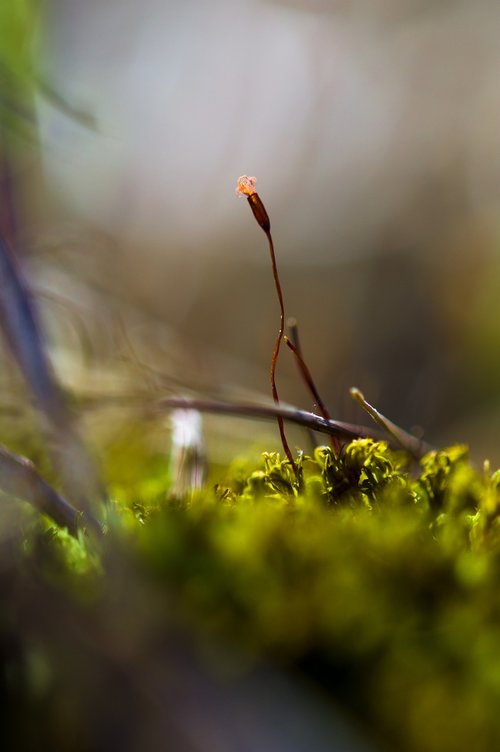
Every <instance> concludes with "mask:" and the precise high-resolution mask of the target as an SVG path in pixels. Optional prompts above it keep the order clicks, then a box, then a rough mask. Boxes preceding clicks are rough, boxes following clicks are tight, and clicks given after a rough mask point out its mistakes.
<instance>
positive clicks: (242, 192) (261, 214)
mask: <svg viewBox="0 0 500 752" xmlns="http://www.w3.org/2000/svg"><path fill="white" fill-rule="evenodd" d="M256 182H257V178H255V177H249V176H248V175H241V177H239V178H238V183H237V186H236V194H237V196H246V198H247V200H248V203H249V204H250V208H251V209H252V212H253V215H254V217H255V219H256V220H257V223H258V225H259V227H261V228H262V230H263V231H264V232H265V234H266V237H267V241H268V244H269V253H270V256H271V264H272V267H273V276H274V283H275V286H276V294H277V296H278V302H279V307H280V326H279V331H278V336H277V338H276V342H275V344H274V349H273V354H272V357H271V392H272V395H273V400H274V403H275V405H279V404H280V399H279V395H278V389H277V386H276V364H277V362H278V355H279V352H280V348H281V341H282V339H283V334H284V332H285V304H284V302H283V292H282V290H281V283H280V278H279V274H278V266H277V263H276V254H275V252H274V243H273V238H272V235H271V222H270V220H269V215H268V213H267V211H266V208H265V206H264V204H263V203H262V200H261V198H260V196H259V194H258V193H257V192H256V190H255V183H256ZM276 420H277V423H278V429H279V432H280V437H281V443H282V444H283V450H284V452H285V455H286V457H287V459H288V461H289V462H290V464H291V466H292V468H293V471H294V473H295V475H297V474H298V468H297V466H296V464H295V462H294V459H293V457H292V452H291V451H290V447H289V445H288V441H287V439H286V435H285V427H284V424H283V418H282V417H281V416H280V415H278V416H277V418H276Z"/></svg>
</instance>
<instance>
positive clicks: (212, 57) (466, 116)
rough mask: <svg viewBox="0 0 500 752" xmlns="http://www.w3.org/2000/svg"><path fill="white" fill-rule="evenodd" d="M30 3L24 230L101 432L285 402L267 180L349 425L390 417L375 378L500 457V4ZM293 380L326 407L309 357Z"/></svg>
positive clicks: (393, 410)
mask: <svg viewBox="0 0 500 752" xmlns="http://www.w3.org/2000/svg"><path fill="white" fill-rule="evenodd" d="M14 6H16V7H17V9H18V11H17V16H18V18H17V22H19V23H18V25H19V28H20V29H21V30H22V33H21V32H20V36H19V38H16V37H15V36H12V33H11V32H9V35H7V34H6V32H5V29H6V28H7V26H6V25H5V24H4V27H3V28H4V32H3V34H4V38H3V41H2V49H3V50H4V52H3V60H2V66H1V72H2V80H3V92H4V93H3V94H2V102H1V112H2V153H3V168H2V186H3V188H2V190H3V201H2V213H3V221H4V225H5V226H8V227H10V232H11V234H12V237H13V245H14V246H15V249H16V253H17V254H18V255H19V257H20V258H22V259H23V263H24V265H25V273H26V275H27V277H28V279H29V282H30V285H31V288H32V290H33V292H34V295H35V297H36V299H37V300H38V302H39V305H40V309H41V312H42V317H43V323H44V327H45V331H46V333H47V336H48V340H49V344H50V352H51V356H52V359H53V363H54V365H55V368H56V371H57V373H58V375H59V376H60V378H61V379H62V380H63V382H64V383H65V384H66V385H67V386H68V387H71V389H73V390H75V391H76V393H77V394H78V395H80V398H81V399H82V400H83V402H84V403H85V400H87V403H88V404H90V402H92V401H93V402H92V406H93V410H92V411H89V416H88V420H89V421H91V422H92V423H91V425H92V427H93V430H97V427H98V428H99V431H100V432H101V434H102V436H104V439H103V440H106V437H108V439H109V440H111V438H110V437H111V435H112V434H113V432H115V431H116V430H117V429H116V426H118V425H120V421H121V420H125V418H123V416H124V415H127V414H128V416H129V417H130V411H131V410H132V409H140V403H141V400H143V399H144V398H145V397H146V396H147V395H151V394H154V395H155V396H168V395H170V394H173V393H175V394H185V395H192V396H193V395H202V396H207V397H217V398H224V399H232V400H238V399H255V400H259V401H264V400H265V401H269V400H270V388H269V363H270V357H271V352H272V347H273V344H274V340H275V337H276V334H277V330H278V324H279V310H278V305H277V300H276V297H275V290H274V285H273V280H272V274H271V268H270V263H269V256H268V250H267V245H266V239H265V237H264V235H263V233H262V232H261V230H260V229H259V227H258V226H257V225H256V223H255V222H254V220H253V218H252V216H251V213H250V211H249V207H248V206H247V204H246V202H245V201H238V200H237V199H236V197H235V185H236V180H237V178H238V176H239V175H241V174H243V173H247V174H250V175H256V176H257V179H258V182H257V189H258V191H259V194H260V196H261V197H262V199H263V201H264V202H265V205H266V207H267V209H268V212H269V214H270V217H271V222H272V228H273V235H274V240H275V245H276V253H277V257H278V265H279V268H280V272H281V279H282V285H283V290H284V295H285V307H286V312H287V315H290V316H291V315H293V316H294V317H296V318H297V320H298V322H299V327H300V334H301V341H302V347H303V350H304V354H305V357H306V360H307V362H308V364H309V367H310V369H311V371H312V373H313V374H314V376H315V379H316V381H317V384H318V387H319V390H320V392H321V394H322V396H323V398H324V400H325V402H326V403H327V404H328V406H329V408H330V411H331V414H332V417H335V418H338V419H342V420H349V421H353V422H367V421H368V418H366V420H365V416H364V415H363V414H361V413H360V412H359V408H358V407H357V406H356V405H355V404H354V403H352V401H351V400H350V398H349V396H348V388H349V387H350V386H351V385H356V386H358V387H359V388H360V389H362V390H363V391H364V393H365V396H366V397H367V399H368V400H369V401H371V402H372V403H374V404H375V405H376V406H377V407H378V408H379V409H380V410H381V411H382V412H384V413H385V414H386V415H387V416H388V417H390V418H391V419H392V420H394V421H395V422H397V423H399V424H401V425H402V426H403V427H405V428H406V429H413V428H415V427H416V428H417V429H419V427H420V428H421V429H422V430H423V431H424V435H425V437H426V438H427V439H428V440H429V441H430V442H433V443H445V442H450V441H467V442H470V443H471V447H472V454H473V456H475V457H477V458H478V459H481V460H482V459H483V458H484V457H486V456H487V457H490V458H491V460H492V462H493V463H496V464H499V463H500V442H499V441H498V424H499V417H500V317H499V315H498V311H499V308H500V301H499V300H498V298H499V291H500V214H499V211H498V206H499V197H500V96H499V93H500V92H499V88H500V87H499V78H498V71H499V70H500V45H499V44H498V39H499V38H500V6H499V4H498V2H497V0H477V1H476V2H474V3H471V2H470V0H469V1H467V0H464V1H463V2H461V1H460V0H451V1H450V2H446V3H445V2H442V0H370V2H363V1H362V0H351V2H344V1H343V0H338V1H337V2H335V0H329V1H328V2H326V0H308V2H305V0H303V1H301V0H288V1H287V0H274V1H272V0H213V1H212V2H210V3H204V2H196V1H195V0H182V1H181V0H178V1H176V0H170V1H169V2H164V1H162V0H141V2H139V1H138V0H86V2H85V3H77V2H74V0H46V1H45V2H43V3H42V2H40V3H37V2H32V3H29V2H27V1H26V2H23V3H20V2H17V0H16V2H14V3H13V4H12V5H11V10H12V8H14ZM2 13H3V14H4V18H3V21H5V19H6V17H7V15H6V14H7V13H8V11H7V10H3V11H2ZM1 20H2V17H1V16H0V21H1ZM11 20H12V19H11ZM1 33H2V32H1V31H0V34H1ZM6 165H7V166H6ZM7 167H8V169H7ZM6 196H10V199H12V198H13V196H14V197H15V202H13V206H14V209H15V211H14V214H15V217H14V219H13V217H12V216H11V215H12V211H11V212H7V210H6V207H7V204H8V202H7V201H6ZM2 378H4V379H5V378H6V377H5V376H4V377H2ZM9 379H10V381H9V382H8V385H7V386H8V389H10V390H13V389H14V388H15V387H14V386H13V385H14V384H15V383H16V376H15V375H14V376H12V375H11V376H9ZM278 385H279V389H280V395H281V397H282V399H283V400H285V401H287V402H290V403H293V404H296V405H298V406H301V407H304V408H306V409H310V407H311V402H310V399H309V396H308V394H307V393H306V392H305V390H304V387H303V384H302V383H301V381H300V378H299V376H298V373H297V371H296V368H295V364H294V362H293V360H292V357H291V354H290V353H289V352H286V351H284V352H283V353H282V356H281V360H280V364H279V368H278ZM6 389H7V387H6ZM8 389H7V391H6V392H4V394H8ZM112 399H115V400H116V401H117V402H119V405H116V404H115V405H114V406H113V407H110V400H112ZM127 411H128V413H127ZM90 413H91V414H90ZM120 416H121V417H120ZM162 430H163V429H162V427H161V426H160V433H161V431H162ZM205 433H206V437H207V442H208V449H209V452H210V453H211V457H212V458H213V459H214V460H215V461H217V462H224V461H226V460H227V459H228V458H230V457H231V456H232V455H233V454H234V452H235V450H238V451H243V452H244V451H247V450H248V448H250V447H258V448H259V449H262V446H263V445H265V446H266V447H267V448H273V447H276V448H278V446H279V439H278V435H277V430H276V427H275V425H274V424H272V423H271V424H270V425H269V426H267V425H265V424H262V425H261V424H253V423H249V422H248V421H241V422H240V421H236V420H232V419H230V418H215V417H211V418H207V419H206V422H205ZM161 440H162V441H163V440H165V441H166V438H165V439H163V438H161ZM263 442H264V444H263ZM291 443H292V444H294V443H296V444H298V443H303V435H302V434H301V433H300V432H299V433H297V435H296V436H295V435H294V434H292V438H291Z"/></svg>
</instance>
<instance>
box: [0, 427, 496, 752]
mask: <svg viewBox="0 0 500 752" xmlns="http://www.w3.org/2000/svg"><path fill="white" fill-rule="evenodd" d="M297 465H298V467H299V474H298V477H296V476H295V474H294V473H293V471H292V469H291V467H290V464H289V462H288V461H287V460H285V461H283V460H281V458H280V457H279V455H277V454H275V453H271V454H270V453H267V454H264V455H263V459H262V464H261V466H260V467H258V468H256V469H254V470H252V471H249V472H248V474H247V475H246V477H245V476H244V474H243V472H242V467H243V466H242V464H241V463H240V464H238V465H237V466H235V467H236V471H235V473H234V477H231V473H229V476H228V478H227V480H226V482H225V483H222V484H220V485H219V486H217V487H215V488H206V489H204V490H202V491H200V492H198V493H195V494H191V495H190V496H189V498H186V499H178V498H176V499H169V498H168V496H167V497H165V498H163V500H161V499H159V498H156V500H155V503H154V504H149V505H147V504H145V500H148V499H150V498H151V494H150V491H149V481H148V480H147V479H145V481H144V483H145V485H144V488H145V492H144V496H143V494H142V492H141V486H140V485H139V486H138V487H136V488H135V489H133V488H130V487H129V488H127V491H126V493H125V492H124V493H123V494H122V495H121V499H122V500H121V501H120V502H116V504H115V513H114V515H111V516H110V526H109V531H108V533H107V536H106V538H105V540H104V541H103V542H102V545H101V549H102V550H101V554H100V557H99V556H98V553H97V551H96V548H95V545H94V544H91V543H90V542H89V541H86V540H85V539H80V540H78V541H73V542H71V543H70V541H69V538H68V536H67V535H66V534H65V533H64V532H61V531H57V530H55V529H54V528H52V529H51V530H49V531H47V530H46V529H45V528H43V526H39V525H38V526H37V525H35V526H33V525H32V526H31V527H29V529H28V530H26V531H25V534H24V538H23V537H20V538H19V547H20V551H22V557H21V560H22V562H24V563H23V564H22V566H21V567H20V568H19V570H18V571H17V573H16V579H17V581H18V583H19V584H20V589H18V590H16V589H15V588H12V587H7V586H6V583H5V578H3V579H2V583H0V585H1V586H2V588H3V592H2V594H3V600H4V605H5V610H4V617H5V618H4V621H3V627H2V632H1V635H0V639H1V640H3V642H4V643H5V642H6V641H7V640H8V636H9V635H10V638H12V634H15V635H16V640H17V643H18V644H19V646H20V648H19V649H20V651H21V655H22V656H24V657H23V658H22V659H21V658H19V660H18V661H17V663H16V660H14V661H13V662H14V664H15V666H14V668H15V670H14V668H13V667H12V666H11V670H10V674H8V676H7V678H6V679H4V682H6V687H5V689H6V690H7V694H8V695H9V693H10V696H11V697H12V696H14V694H15V697H16V707H24V709H25V710H26V711H27V710H29V712H35V715H36V714H37V713H38V714H40V713H41V712H42V710H43V712H44V713H45V714H48V715H46V718H45V721H44V725H43V729H44V731H43V733H44V734H45V736H46V738H47V739H52V740H54V739H56V740H57V744H58V745H59V747H61V740H60V735H59V736H58V734H56V732H55V730H54V729H53V728H52V725H54V726H57V721H56V719H55V716H54V714H53V713H52V711H49V710H48V703H49V700H48V699H47V698H48V697H50V703H52V704H54V703H56V704H57V701H58V698H59V699H61V698H63V697H64V698H65V703H66V705H67V703H68V702H70V704H71V714H70V715H71V719H72V720H71V722H70V721H68V722H67V723H68V724H69V726H71V727H72V728H80V727H85V738H86V739H87V743H88V744H90V746H92V745H94V747H95V746H96V744H97V742H96V739H100V738H101V737H100V736H99V734H100V733H101V732H100V731H99V729H98V728H97V727H96V728H94V727H93V726H92V723H90V721H89V717H90V716H91V715H92V713H93V712H94V713H97V714H98V715H99V717H100V714H101V710H102V709H105V710H106V712H109V713H110V714H111V716H112V715H113V713H114V711H115V707H114V702H113V701H112V700H111V699H110V698H109V697H107V696H106V694H103V692H102V691H100V690H99V689H98V688H96V687H97V680H96V678H95V676H101V678H102V672H103V666H102V662H103V655H106V661H108V662H109V654H111V655H113V656H114V659H113V660H114V661H115V663H116V662H118V663H119V662H120V660H124V656H126V669H125V668H124V667H123V666H121V669H120V670H121V671H125V673H127V672H130V671H132V672H139V673H140V672H141V671H143V670H145V669H144V668H141V669H139V668H138V665H140V666H142V667H144V666H149V665H150V664H151V662H153V663H154V664H155V665H156V666H157V668H156V670H159V669H158V666H161V665H162V655H163V651H164V649H165V647H164V644H165V643H164V641H165V640H167V643H168V641H169V639H171V638H169V637H168V635H169V634H171V632H172V630H174V632H175V633H180V634H184V635H190V639H191V640H192V641H194V644H195V645H197V646H198V648H197V649H198V650H200V651H201V655H202V656H205V657H202V658H201V659H200V660H201V661H202V663H203V665H205V668H206V670H208V671H210V672H215V673H216V674H217V671H218V670H219V669H220V670H222V669H221V668H220V667H217V665H215V667H214V659H213V657H212V658H210V659H208V658H207V657H206V656H207V655H208V653H210V647H209V646H211V645H219V646H221V645H222V646H224V649H230V650H231V652H232V654H233V656H237V657H238V656H239V658H236V659H235V660H236V663H235V666H236V668H234V666H233V671H236V674H238V673H239V674H241V673H245V672H248V671H249V670H250V667H251V666H252V665H256V664H257V663H259V662H261V661H265V662H266V664H268V665H272V666H274V667H275V668H277V669H279V670H282V671H286V672H287V673H288V674H290V675H291V676H293V677H295V680H296V681H300V682H302V681H303V680H304V678H305V677H307V680H308V682H309V686H316V687H318V688H320V689H321V691H322V692H324V693H325V696H327V697H329V698H330V701H331V702H332V703H333V704H334V705H335V706H340V707H342V708H344V710H345V711H346V712H347V713H349V715H350V717H351V719H352V718H354V719H355V720H356V722H357V723H358V724H359V725H360V726H361V727H363V728H364V729H365V730H367V731H368V733H369V734H370V736H371V738H372V739H373V740H375V741H376V742H377V744H378V745H379V746H380V747H381V748H386V749H398V750H399V749H405V750H410V751H411V750H415V751H417V750H418V751H420V750H422V751H425V752H433V751H434V750H440V752H447V751H448V750H449V751H450V752H451V751H452V750H460V749H465V748H469V747H470V748H474V749H475V750H485V751H486V750H491V749H495V748H497V747H498V746H500V720H499V719H498V712H497V710H498V705H499V703H500V634H499V633H498V630H497V629H496V627H495V625H496V624H497V623H498V620H499V618H500V595H499V594H500V569H499V563H500V538H499V535H498V530H499V523H498V517H499V515H498V511H499V504H498V493H499V491H498V489H499V477H500V476H499V475H498V473H493V474H491V473H490V472H483V473H480V472H478V471H477V470H475V469H474V468H473V467H472V466H471V465H470V463H469V461H468V458H467V451H466V448H465V447H459V446H457V447H451V448H449V449H447V450H441V451H438V452H432V453H430V454H429V455H427V456H426V457H424V458H423V460H422V463H421V468H420V470H419V471H418V472H417V473H411V472H410V468H408V467H407V466H406V465H405V459H404V456H403V455H401V454H398V453H393V452H391V451H390V450H389V448H388V446H387V444H385V443H383V442H378V443H377V442H375V441H372V440H359V441H354V442H352V443H351V444H349V445H348V446H346V447H345V448H344V450H343V451H342V453H341V454H340V455H339V456H336V455H335V454H334V453H333V452H332V450H331V449H330V448H328V447H320V448H318V449H316V450H315V452H314V455H313V456H305V455H302V456H300V457H299V458H298V461H297ZM124 500H126V501H124ZM19 592H22V593H24V595H23V596H22V597H21V596H19ZM26 592H29V593H31V594H32V597H33V602H34V603H38V602H39V600H40V599H41V600H43V601H45V602H47V603H49V604H50V603H56V604H57V608H58V609H59V611H58V612H57V614H58V615H57V619H56V618H54V619H49V622H48V623H49V625H50V629H49V628H48V627H47V625H46V624H45V623H44V622H46V617H45V619H44V620H42V623H41V624H40V625H37V624H36V622H35V623H33V621H32V620H31V619H30V618H29V616H28V614H30V609H29V608H28V607H27V606H26V601H25V597H26ZM82 592H83V593H84V594H86V595H85V597H82ZM23 609H24V610H23ZM54 621H57V623H58V626H57V628H55V627H54ZM75 621H76V623H78V624H81V623H82V622H83V623H84V624H85V625H86V626H85V629H87V630H88V634H90V635H92V637H91V638H88V637H82V635H81V634H80V633H79V630H78V629H75V627H74V625H75ZM60 624H64V625H67V624H69V625H70V629H69V636H68V634H66V635H65V637H64V639H62V643H61V641H59V642H58V639H59V638H58V637H57V635H58V634H60ZM89 640H90V641H89ZM159 645H163V647H162V648H160V647H159ZM97 646H100V647H97ZM111 646H112V647H111ZM117 646H118V647H117ZM207 651H208V653H207ZM82 652H83V654H84V656H85V669H82V664H81V661H82V660H83V658H82V655H81V654H82ZM11 663H12V659H11ZM215 664H217V660H216V661H215ZM106 665H107V664H106ZM71 667H73V669H74V671H80V672H81V671H83V675H84V680H83V681H82V682H81V684H79V682H78V681H76V679H75V676H76V675H77V674H75V673H74V671H72V670H71ZM207 667H208V668H207ZM94 674H95V676H94ZM127 675H128V674H127ZM9 676H10V677H11V678H10V679H9ZM13 676H15V677H16V679H15V682H14V683H13V679H12V677H13ZM109 681H111V680H110V679H109V675H108V669H106V677H105V685H106V682H109ZM141 681H142V680H141ZM89 688H91V689H92V688H93V689H92V691H91V689H89ZM14 689H15V690H16V691H15V693H14ZM122 689H123V688H122ZM120 691H122V690H120ZM13 693H14V694H13ZM44 698H45V699H44ZM68 712H69V711H68ZM103 712H104V711H103ZM51 713H52V714H51ZM141 713H142V715H141ZM16 718H18V715H13V716H11V717H10V720H9V722H8V728H10V730H11V731H12V733H15V734H19V733H21V737H20V738H22V730H21V731H20V729H19V728H18V727H17V726H16V723H17V721H16ZM137 718H138V721H137V723H138V724H140V723H145V721H144V715H143V711H139V710H137ZM89 724H90V726H89ZM61 748H68V749H74V748H75V749H76V748H78V746H77V745H76V746H75V745H71V744H69V743H68V745H67V746H66V747H64V746H63V747H61ZM126 748H135V747H133V746H132V747H130V746H129V747H127V746H126ZM207 749H208V748H207Z"/></svg>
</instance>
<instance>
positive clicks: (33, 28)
mask: <svg viewBox="0 0 500 752" xmlns="http://www.w3.org/2000/svg"><path fill="white" fill-rule="evenodd" d="M39 8H40V3H39V2H38V1H37V0H8V1H7V2H2V3H0V122H1V124H2V126H4V127H7V129H8V130H13V131H14V132H16V133H21V134H23V135H27V134H30V135H32V134H33V131H32V130H31V129H30V127H29V126H30V121H31V118H32V113H31V109H30V104H31V103H30V101H29V100H30V97H31V96H32V95H33V93H34V81H35V78H36V77H35V68H34V51H35V48H36V45H37V40H38V32H39ZM31 125H32V123H31Z"/></svg>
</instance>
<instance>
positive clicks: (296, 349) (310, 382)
mask: <svg viewBox="0 0 500 752" xmlns="http://www.w3.org/2000/svg"><path fill="white" fill-rule="evenodd" d="M295 327H296V325H295ZM285 343H286V345H287V346H288V347H289V348H290V350H291V351H292V353H293V354H294V356H295V359H296V361H297V365H298V366H299V370H300V373H301V374H302V378H303V379H304V381H305V383H306V385H307V388H308V389H309V391H310V392H311V394H312V397H313V400H314V405H315V406H317V407H318V409H319V411H320V413H321V415H322V417H323V418H324V419H325V420H331V418H330V413H329V412H328V410H327V407H326V405H325V403H324V402H323V400H322V399H321V397H320V395H319V392H318V390H317V388H316V384H315V383H314V379H313V377H312V374H311V372H310V370H309V368H308V367H307V365H306V362H305V360H304V358H303V357H302V353H301V351H300V345H298V340H297V344H295V343H294V342H292V341H291V339H289V338H288V337H285ZM331 443H332V449H333V451H334V452H335V453H336V454H338V453H339V452H340V442H339V441H338V439H336V438H335V437H334V436H332V437H331Z"/></svg>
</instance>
